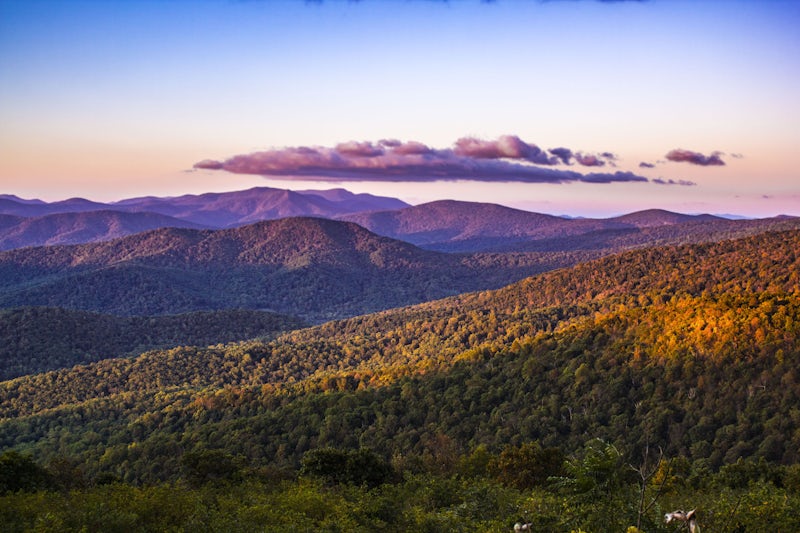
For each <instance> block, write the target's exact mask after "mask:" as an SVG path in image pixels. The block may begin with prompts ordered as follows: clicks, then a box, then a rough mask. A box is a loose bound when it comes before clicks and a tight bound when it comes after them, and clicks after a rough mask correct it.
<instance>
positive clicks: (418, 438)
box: [0, 231, 800, 532]
mask: <svg viewBox="0 0 800 533" xmlns="http://www.w3.org/2000/svg"><path fill="white" fill-rule="evenodd" d="M798 252H800V232H798V231H792V232H781V233H777V232H776V233H765V234H763V235H759V236H757V237H752V238H746V239H740V240H736V241H725V242H721V243H716V244H703V245H683V246H677V247H667V248H660V249H645V250H635V251H631V252H626V253H624V254H620V255H616V256H611V257H606V258H603V259H599V260H596V261H592V262H587V263H583V264H581V265H578V266H575V267H572V268H568V269H562V270H558V271H555V272H549V273H546V274H542V275H539V276H535V277H532V278H529V279H526V280H524V281H522V282H519V283H516V284H513V285H510V286H508V287H506V288H503V289H500V290H496V291H484V292H478V293H473V294H464V295H459V296H456V297H452V298H448V299H445V300H440V301H435V302H429V303H425V304H421V305H418V306H414V307H409V308H404V309H396V310H390V311H385V312H382V313H377V314H372V315H367V316H360V317H355V318H351V319H347V320H342V321H337V322H330V323H326V324H323V325H320V326H316V327H313V328H307V329H302V330H295V331H291V332H288V333H285V334H282V335H280V336H278V337H277V338H275V339H272V340H269V339H267V340H262V341H248V342H244V343H234V344H229V345H222V344H220V345H216V346H209V347H205V348H203V347H176V348H174V349H170V350H155V351H150V352H147V353H144V354H142V355H140V356H138V357H134V358H129V359H110V360H103V361H99V362H95V363H90V364H86V365H81V366H76V367H74V368H72V369H62V370H58V371H53V372H47V373H43V374H38V375H31V376H24V377H19V378H17V379H14V380H10V381H6V382H3V383H0V409H2V412H0V450H15V452H13V453H17V451H18V452H21V453H31V454H33V455H32V458H33V459H26V458H25V457H26V456H25V455H21V456H20V455H13V454H12V455H9V453H12V452H6V454H5V455H3V457H2V460H0V467H2V465H9V466H8V467H2V468H0V474H2V472H3V471H4V470H3V468H12V467H13V468H16V469H17V470H14V471H19V469H20V468H27V470H26V471H27V472H29V473H30V474H31V476H32V477H28V478H25V479H28V480H29V481H28V482H26V483H28V485H24V486H25V487H36V486H62V487H63V486H66V487H73V488H75V487H78V489H79V492H77V493H75V498H76V500H75V502H74V503H73V504H71V505H70V506H64V505H65V504H64V502H62V503H61V504H59V503H57V502H55V501H54V498H56V496H55V493H54V495H53V496H47V497H46V498H47V501H49V502H50V505H53V506H55V508H57V509H59V511H58V512H57V514H54V515H51V519H52V520H55V519H56V518H57V519H58V520H62V521H66V522H60V523H62V524H64V523H75V524H83V525H85V524H87V520H88V518H87V516H88V515H87V514H86V513H91V512H96V511H91V509H94V504H93V503H91V502H93V501H95V500H94V499H95V498H98V499H100V500H102V499H103V498H105V499H106V501H108V498H122V499H120V500H119V501H118V502H117V503H112V504H111V509H114V510H115V512H117V513H121V514H114V515H108V514H105V515H104V516H105V519H104V520H106V521H108V520H115V521H117V522H114V523H120V524H128V526H120V527H123V529H125V528H126V527H127V529H136V528H142V527H144V529H137V530H142V531H144V530H147V528H146V527H145V526H142V525H141V524H147V523H150V522H148V521H152V520H155V521H156V522H157V523H158V524H160V525H159V527H161V528H163V527H166V525H168V524H170V523H172V524H183V525H184V526H185V525H186V524H191V523H192V520H194V519H197V517H198V516H199V515H197V514H196V513H189V512H188V511H186V512H184V510H187V509H190V508H195V507H193V505H194V504H193V503H191V502H193V501H195V500H194V498H205V499H206V501H215V502H217V504H215V505H214V506H213V508H214V509H216V510H215V511H213V512H212V514H211V515H208V516H207V517H206V518H205V519H203V523H207V522H206V520H211V519H212V516H213V517H216V518H213V519H214V520H220V521H223V522H224V523H226V524H229V526H228V527H255V526H254V525H253V524H254V523H255V522H253V520H256V519H255V516H260V517H261V518H260V519H259V520H261V521H262V522H260V523H269V524H272V525H276V527H279V526H277V524H283V526H280V527H287V528H291V527H295V528H296V527H301V526H298V525H297V522H295V521H294V519H292V518H289V517H291V516H296V517H304V520H307V521H308V522H307V523H313V524H316V526H315V527H323V529H324V528H325V527H326V526H325V524H329V525H330V524H334V523H335V524H339V527H343V526H341V525H342V524H344V523H349V522H347V520H345V518H344V517H346V516H349V517H351V518H350V519H349V520H353V522H352V523H351V524H350V526H346V527H345V529H347V530H351V531H366V530H368V528H367V524H368V523H369V522H370V520H372V521H373V522H375V521H377V522H375V523H380V524H384V526H383V528H384V529H386V530H390V531H404V530H431V531H442V530H447V529H452V527H454V524H457V523H460V524H462V525H464V524H467V526H465V527H467V529H472V530H475V529H477V530H488V531H503V530H508V529H509V528H510V527H511V525H513V522H514V521H516V520H518V519H524V518H526V517H533V516H542V517H544V516H546V517H548V518H547V520H548V522H547V524H540V526H541V527H539V529H538V530H539V531H565V532H566V531H573V530H577V528H579V527H580V528H583V530H585V531H603V530H624V529H625V528H626V527H627V526H629V525H634V524H637V525H639V526H640V527H641V528H643V530H646V531H664V532H666V531H672V529H669V528H668V527H665V525H664V524H663V512H664V510H665V507H666V506H670V507H672V506H686V505H693V506H695V507H697V506H704V507H701V508H700V512H701V513H703V514H701V520H702V524H703V526H704V527H706V526H709V527H712V528H713V529H714V530H717V531H735V530H737V529H736V528H745V530H752V531H773V530H794V529H795V527H796V526H797V525H798V521H797V519H796V517H794V518H793V516H794V515H793V514H792V512H791V511H790V509H791V508H792V507H793V506H794V503H793V502H797V501H798V498H800V470H798V469H797V467H796V465H797V464H798V462H799V460H800V457H798V452H797V450H798V449H800V441H798V435H800V417H798V413H797V405H798V402H800V375H799V374H798V368H800V352H799V351H798V349H797V346H798V340H799V338H800V254H799V253H798ZM592 439H599V440H592ZM357 450H361V451H357ZM656 450H660V452H656ZM648 454H649V455H648ZM563 459H566V460H565V461H564V462H563V463H562V460H563ZM32 460H33V461H35V462H33V463H32V462H30V461H32ZM26 461H28V462H26ZM37 464H42V465H47V466H46V468H44V469H42V467H39V466H36V465H37ZM26 465H27V466H26ZM37 468H38V469H39V470H37ZM637 469H638V470H637ZM298 471H299V474H300V476H301V477H300V480H299V481H292V479H294V478H295V476H296V475H297V473H298ZM34 474H35V475H34ZM36 476H39V477H36ZM0 478H2V475H0ZM244 479H249V480H251V481H250V482H251V483H255V485H247V484H246V483H245V484H242V483H244V481H243V480H244ZM280 479H289V480H287V481H283V482H279V483H277V484H276V480H280ZM36 480H39V481H36ZM114 480H116V481H120V480H122V481H125V482H127V483H131V484H135V485H138V484H142V483H165V482H166V483H172V482H180V483H188V485H184V484H180V485H174V486H172V485H170V486H172V487H174V488H173V489H171V490H172V491H173V493H174V494H175V497H177V498H182V500H181V501H183V502H184V503H183V504H182V507H180V508H177V507H175V508H173V507H169V509H171V510H168V509H167V507H166V503H165V502H166V500H163V499H160V500H159V499H150V498H156V497H157V493H158V491H159V490H161V489H159V488H158V487H154V488H144V489H132V488H130V487H127V488H126V486H125V485H114V486H113V487H115V488H104V487H103V486H102V484H103V483H106V482H108V481H114ZM259 480H260V481H259ZM313 480H318V482H319V483H320V484H315V482H314V481H313ZM0 482H2V479H0ZM6 483H12V481H6ZM13 483H16V484H12V485H10V486H23V485H19V482H13ZM58 483H61V484H62V485H57V484H58ZM206 483H209V484H206ZM219 483H223V484H224V486H225V487H231V488H229V489H224V490H223V489H221V490H223V492H218V491H217V489H216V488H212V487H216V486H217V485H219ZM261 483H264V485H261ZM309 483H310V484H309ZM48 484H49V485H48ZM53 484H56V485H53ZM230 484H233V485H230ZM90 486H94V487H95V488H86V487H90ZM248 486H251V488H252V490H255V491H256V493H258V494H261V495H262V496H259V497H258V498H256V499H252V498H244V497H243V496H242V494H243V493H242V492H241V491H244V490H246V489H245V487H248ZM348 486H349V487H350V488H349V489H347V488H345V487H348ZM81 487H84V488H81ZM192 487H194V488H192ZM203 487H205V488H203ZM265 487H270V488H265ZM359 487H360V488H359ZM134 490H140V492H131V491H134ZM126 491H127V492H126ZM230 491H233V492H230ZM343 491H344V492H343ZM348 491H349V492H348ZM531 491H533V492H531ZM123 493H125V494H127V496H121V495H122V494H123ZM223 493H224V494H239V496H236V497H235V499H225V498H226V496H224V495H223ZM242 498H244V499H242ZM298 498H305V500H303V501H315V502H320V501H322V500H325V501H327V502H328V504H327V505H326V506H322V505H321V504H319V503H317V504H315V508H316V511H315V512H311V511H310V510H309V508H308V507H303V506H302V505H301V504H300V503H299V502H300V500H298ZM687 498H689V499H688V500H687ZM100 500H98V501H100ZM651 500H652V502H651ZM4 501H5V505H6V506H7V509H9V511H8V512H9V513H12V514H5V515H3V514H2V512H0V523H2V522H3V520H6V521H7V522H8V523H9V524H25V523H27V524H30V523H33V522H32V521H35V520H41V519H42V517H41V514H40V513H39V512H38V511H37V510H36V506H32V504H31V501H30V500H29V499H26V497H25V496H24V495H19V496H15V497H10V496H9V497H6V498H5V500H4ZM42 501H44V500H42ZM115 501H116V500H115ZM123 502H126V503H123ZM135 502H138V503H135ZM223 502H227V503H223ZM487 502H489V503H487ZM536 502H538V503H536ZM134 505H136V506H138V507H135V508H134V507H131V506H134ZM662 505H663V506H665V507H662ZM670 507H666V509H669V508H670ZM67 509H76V510H78V509H83V511H80V512H78V511H74V512H73V511H69V512H68V511H67ZM107 509H108V508H107ZM124 509H129V510H128V511H124ZM148 509H149V511H148ZM267 509H284V510H285V511H284V513H283V514H279V515H276V514H265V513H267V511H266V510H267ZM554 509H560V510H557V511H556V510H554ZM615 509H616V510H617V512H611V511H613V510H615ZM11 510H14V511H13V512H12V511H11ZM598 510H601V511H602V512H599V513H598ZM76 513H77V514H76ZM80 513H83V514H80ZM252 513H256V514H252ZM285 513H288V515H286V516H284V514H285ZM203 516H206V515H203ZM4 517H5V518H4ZM37 517H38V518H37ZM169 517H172V518H169ZM192 517H194V518H192ZM264 520H266V522H263V521H264ZM298 520H299V518H298ZM343 520H344V521H343ZM171 521H174V522H171ZM105 523H108V522H105ZM221 523H222V522H221ZM136 524H140V525H138V526H137V525H136ZM165 524H166V525H165ZM233 524H240V526H234V525H233ZM242 524H250V525H249V526H243V525H242ZM291 524H295V525H291ZM426 524H427V525H426ZM436 524H438V525H436ZM134 526H135V527H134ZM15 527H21V526H15ZM26 527H27V526H26ZM76 527H77V526H76ZM765 527H766V529H765ZM787 528H788V529H787ZM19 530H22V529H19ZM535 530H536V529H535Z"/></svg>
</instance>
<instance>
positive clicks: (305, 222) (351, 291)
mask: <svg viewBox="0 0 800 533" xmlns="http://www.w3.org/2000/svg"><path fill="white" fill-rule="evenodd" d="M543 257H544V256H541V255H539V256H537V255H534V254H532V255H530V256H520V255H514V254H496V255H494V256H492V255H486V256H461V255H452V254H443V253H439V252H432V251H426V250H422V249H419V248H417V247H415V246H413V245H411V244H408V243H405V242H401V241H396V240H393V239H389V238H386V237H380V236H377V235H375V234H373V233H371V232H369V231H367V230H365V229H364V228H362V227H360V226H358V225H356V224H353V223H350V222H340V221H333V220H328V219H320V218H285V219H280V220H274V221H266V222H259V223H256V224H253V225H249V226H242V227H237V228H231V229H226V230H216V231H212V230H193V229H178V228H164V229H159V230H154V231H149V232H144V233H139V234H136V235H131V236H128V237H123V238H120V239H116V240H112V241H106V242H99V243H89V244H81V245H72V246H48V247H38V248H25V249H16V250H9V251H6V252H2V253H0V307H19V306H29V305H35V306H51V307H65V308H69V309H82V310H86V311H97V312H103V313H112V314H119V315H154V314H176V313H182V312H188V311H196V310H214V309H227V308H247V309H263V310H272V311H275V312H279V313H283V314H290V315H298V316H302V317H304V318H305V319H307V320H312V321H319V320H325V319H330V318H336V317H343V316H352V315H355V314H362V313H367V312H372V311H378V310H381V309H387V308H390V307H397V306H401V305H408V304H411V303H416V302H422V301H426V300H431V299H435V298H441V297H444V296H448V295H453V294H458V293H461V292H466V291H472V290H479V289H488V288H497V287H500V286H502V285H505V284H507V283H510V282H512V281H516V280H518V279H521V278H523V277H525V276H528V275H531V274H533V273H536V272H540V271H542V270H544V269H547V268H552V266H550V264H549V263H548V259H547V258H546V257H545V258H544V259H543ZM554 260H555V261H556V262H559V261H564V260H565V259H564V258H562V257H560V256H554ZM567 260H568V259H567ZM573 261H574V260H573Z"/></svg>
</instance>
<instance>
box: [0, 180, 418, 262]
mask: <svg viewBox="0 0 800 533" xmlns="http://www.w3.org/2000/svg"><path fill="white" fill-rule="evenodd" d="M403 207H408V204H406V203H405V202H403V201H401V200H398V199H396V198H388V197H382V196H375V195H371V194H354V193H352V192H349V191H347V190H345V189H332V190H329V191H317V190H309V191H290V190H285V189H273V188H269V187H255V188H252V189H248V190H245V191H234V192H224V193H206V194H200V195H184V196H178V197H174V198H159V197H152V196H148V197H142V198H129V199H126V200H120V201H118V202H111V203H99V202H92V201H90V200H86V199H83V198H71V199H68V200H63V201H59V202H52V203H47V202H42V201H41V200H24V199H21V198H18V197H16V196H14V195H7V194H4V195H0V250H9V249H12V248H21V247H26V246H41V245H50V244H78V243H84V242H95V241H102V240H108V239H111V238H115V237H122V236H125V235H131V234H134V233H139V232H141V231H147V230H149V229H156V228H162V227H182V228H214V229H222V228H230V227H236V226H243V225H247V224H252V223H253V222H258V221H261V220H274V219H278V218H285V217H296V216H317V217H323V218H335V217H337V216H342V215H345V214H350V213H354V212H359V211H374V210H386V209H399V208H403ZM112 212H114V213H117V215H115V216H112V215H111V214H110V213H112Z"/></svg>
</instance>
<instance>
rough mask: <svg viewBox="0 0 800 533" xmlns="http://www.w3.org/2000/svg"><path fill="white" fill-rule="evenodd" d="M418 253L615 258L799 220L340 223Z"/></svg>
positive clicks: (463, 206) (466, 208) (480, 213)
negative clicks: (597, 253)
mask: <svg viewBox="0 0 800 533" xmlns="http://www.w3.org/2000/svg"><path fill="white" fill-rule="evenodd" d="M339 218H340V219H342V220H349V221H352V222H356V223H357V224H359V225H361V226H363V227H365V228H367V229H369V230H370V231H373V232H375V233H377V234H378V235H384V236H387V237H391V238H394V239H400V240H404V241H407V242H410V243H413V244H416V245H417V246H420V247H421V248H425V249H428V250H437V251H443V252H469V253H475V252H510V251H514V252H530V251H562V252H567V251H579V250H605V251H607V252H613V251H620V250H623V249H629V248H634V247H641V246H650V245H656V244H657V245H663V244H680V243H684V242H704V241H710V240H720V239H723V238H734V237H740V236H745V235H750V234H752V233H754V232H759V231H766V230H767V229H792V228H796V227H800V219H798V218H794V217H775V218H770V219H754V220H729V219H725V218H722V217H718V216H715V215H708V214H702V215H685V214H681V213H673V212H670V211H666V210H663V209H648V210H644V211H637V212H634V213H629V214H626V215H622V216H618V217H612V218H606V219H593V218H564V217H557V216H552V215H543V214H539V213H532V212H528V211H522V210H519V209H512V208H509V207H504V206H501V205H496V204H488V203H475V202H458V201H453V200H445V201H437V202H430V203H426V204H420V205H417V206H412V207H406V208H402V209H397V210H392V211H377V212H368V213H355V214H352V215H345V216H342V217H339Z"/></svg>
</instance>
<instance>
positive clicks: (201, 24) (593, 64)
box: [0, 0, 800, 216]
mask: <svg viewBox="0 0 800 533" xmlns="http://www.w3.org/2000/svg"><path fill="white" fill-rule="evenodd" d="M798 21H800V2H790V1H767V2H743V1H738V2H737V1H726V2H722V1H702V0H701V1H698V2H688V1H667V0H661V1H659V0H652V1H643V2H600V1H593V0H584V1H580V0H574V1H572V0H565V1H547V2H540V1H528V2H523V1H509V0H497V1H495V2H491V3H487V2H480V1H477V0H475V1H473V0H460V1H459V0H451V1H449V2H439V1H429V0H417V1H414V0H409V1H405V0H394V1H392V0H389V1H378V0H362V1H360V2H349V1H344V0H341V1H336V0H327V1H322V2H304V1H301V0H300V1H292V0H283V1H281V0H279V1H270V2H267V1H257V0H252V1H211V0H208V1H199V2H188V1H177V0H174V1H169V0H162V1H150V2H146V1H131V2H102V1H89V2H70V1H60V2H42V1H36V0H33V1H24V2H22V1H7V0H4V1H0V193H10V194H17V195H19V196H23V197H28V198H30V197H38V198H43V199H49V200H53V199H62V198H67V197H72V196H83V197H88V198H92V199H98V200H114V199H120V198H123V197H130V196H139V195H176V194H183V193H199V192H206V191H212V190H213V191H222V190H234V189H241V188H247V187H252V186H258V185H264V186H273V187H281V188H297V189H299V188H309V187H314V188H320V187H333V186H343V187H345V188H348V189H350V190H354V191H358V192H361V191H366V192H373V193H377V194H387V195H392V196H398V197H402V198H403V199H405V200H407V201H411V202H414V203H418V202H423V201H428V200H433V199H437V198H445V197H446V198H456V199H464V200H473V201H493V202H497V203H503V204H506V205H513V206H516V207H521V208H525V209H530V210H534V211H541V212H549V213H559V214H560V213H567V214H573V215H596V216H607V215H612V214H619V213H623V212H630V211H634V210H638V209H646V208H653V207H660V208H666V209H671V210H674V211H681V212H715V213H730V212H735V213H741V214H744V215H750V216H770V215H775V214H779V213H792V214H796V215H800V175H799V174H800V172H798V171H797V169H796V165H795V163H794V160H793V158H794V150H795V149H796V146H797V144H798V140H799V139H800V127H799V126H798V124H800V97H798V96H797V95H799V94H800V60H799V59H798V58H800V32H798V31H797V29H796V28H797V22H798ZM504 135H506V136H515V137H517V138H519V139H520V140H522V141H524V142H525V143H526V144H528V145H535V146H537V147H539V148H541V149H542V150H544V151H547V150H551V149H554V148H562V147H566V148H569V149H570V150H571V151H572V152H574V153H581V154H584V155H586V154H595V155H599V154H603V153H606V154H613V157H611V158H605V159H604V160H603V162H604V163H605V164H604V166H603V167H602V168H588V167H583V166H582V165H580V164H578V163H577V160H576V159H573V160H569V161H568V162H569V163H570V164H568V165H567V164H558V165H548V168H547V170H548V171H555V172H566V173H572V174H564V175H563V176H573V175H574V173H578V174H581V175H585V174H587V173H590V172H603V173H607V174H610V173H614V172H626V173H631V174H635V175H636V176H638V177H641V178H644V180H645V181H630V180H625V181H614V182H611V183H587V182H586V181H581V180H573V179H564V180H560V181H558V182H557V183H525V182H520V181H519V180H508V179H503V180H498V179H493V178H487V179H485V180H480V179H478V180H476V179H457V177H455V176H453V175H449V176H448V177H447V179H446V181H439V180H433V179H430V180H423V181H420V180H414V179H411V178H413V177H410V179H409V181H402V180H398V179H396V176H395V177H394V178H393V179H392V180H391V181H387V180H386V179H382V178H381V176H378V175H372V179H371V180H364V179H358V180H356V181H351V180H349V179H347V177H346V176H345V177H342V176H341V175H338V178H337V180H338V181H332V180H331V179H330V178H325V176H324V175H325V174H326V172H325V170H324V169H323V170H322V171H320V175H321V176H322V177H323V178H325V179H324V181H320V180H317V179H313V176H309V175H308V173H307V172H306V173H304V174H303V175H302V176H301V178H300V179H298V177H297V176H296V175H290V173H291V172H293V171H297V168H296V167H292V168H289V169H282V170H275V171H271V172H273V173H272V174H270V175H258V174H248V173H242V172H240V170H241V169H242V168H244V169H246V170H247V169H253V168H256V170H255V172H257V173H258V172H261V171H260V170H258V167H253V166H252V165H244V166H243V165H238V166H236V167H235V168H234V166H232V165H227V166H226V165H220V168H219V169H216V170H210V169H205V168H203V169H195V168H194V166H195V164H196V163H198V162H200V161H203V160H214V161H218V162H220V163H224V162H226V161H228V160H230V159H231V158H234V157H235V156H239V157H240V159H239V160H241V158H242V157H245V156H249V155H252V154H254V153H256V154H258V153H262V154H263V153H265V152H266V153H267V154H278V155H280V154H281V153H285V151H286V150H287V149H289V150H291V149H296V148H298V147H313V148H314V149H315V150H317V151H318V152H320V153H322V152H324V153H326V154H330V153H334V152H335V147H336V146H337V145H339V144H340V143H346V142H349V141H358V142H369V143H373V144H375V143H378V141H380V140H382V139H397V140H400V141H402V142H408V141H415V142H419V143H422V144H424V145H425V146H427V147H430V148H431V149H433V150H436V151H437V152H436V153H437V154H438V155H441V154H445V155H444V156H442V157H445V156H447V157H449V156H450V155H452V153H451V152H452V151H453V150H454V149H455V148H454V147H455V146H456V143H457V141H458V140H459V139H464V138H473V139H479V140H482V141H486V142H492V141H495V140H497V139H498V138H500V137H501V136H504ZM676 149H683V150H685V151H689V152H692V153H695V154H698V158H684V159H683V160H669V159H667V154H668V153H670V152H671V151H673V150H676ZM281 151H283V152H281ZM715 153H719V155H718V158H719V160H720V161H722V162H724V164H722V165H701V164H696V163H692V162H690V161H701V160H702V159H699V156H702V157H705V158H706V159H705V160H708V159H707V158H709V157H712V155H713V154H715ZM334 155H336V154H334ZM437 157H438V156H437ZM262 159H263V156H262ZM372 162H374V160H370V164H372ZM468 163H470V164H472V163H474V161H472V160H471V161H469V162H468ZM483 163H485V161H483V160H481V161H478V162H477V163H476V164H479V165H478V167H477V168H478V169H482V168H484V167H483V166H482V165H483ZM517 163H518V162H516V161H510V162H509V164H517ZM641 163H645V164H647V165H653V166H652V168H651V167H647V166H641ZM492 164H494V162H492ZM523 164H524V165H526V166H527V165H529V164H530V162H529V161H525V162H523ZM271 168H272V167H271ZM345 168H351V167H345ZM404 168H405V167H404ZM231 169H233V170H231ZM248 171H250V170H248ZM262 174H263V173H262ZM670 182H672V183H687V182H691V183H693V185H678V184H672V185H670V184H668V183H670Z"/></svg>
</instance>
